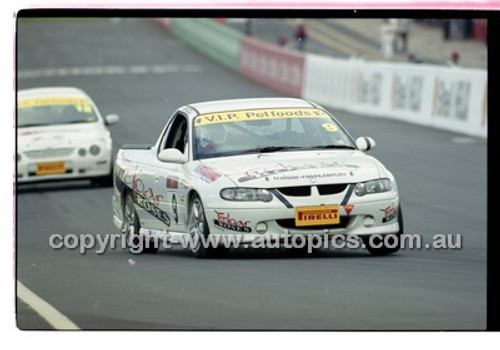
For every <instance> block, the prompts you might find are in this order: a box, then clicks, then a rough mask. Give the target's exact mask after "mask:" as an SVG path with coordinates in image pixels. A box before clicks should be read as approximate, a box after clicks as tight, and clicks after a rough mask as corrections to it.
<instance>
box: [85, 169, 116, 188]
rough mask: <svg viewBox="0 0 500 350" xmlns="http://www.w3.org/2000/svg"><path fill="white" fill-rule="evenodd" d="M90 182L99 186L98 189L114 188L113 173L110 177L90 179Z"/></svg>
mask: <svg viewBox="0 0 500 350" xmlns="http://www.w3.org/2000/svg"><path fill="white" fill-rule="evenodd" d="M90 181H91V182H92V183H93V184H94V185H97V186H98V187H111V186H113V172H110V173H109V174H108V175H105V176H99V177H95V178H92V179H90Z"/></svg>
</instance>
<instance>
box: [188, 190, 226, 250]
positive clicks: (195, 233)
mask: <svg viewBox="0 0 500 350" xmlns="http://www.w3.org/2000/svg"><path fill="white" fill-rule="evenodd" d="M188 232H189V235H190V236H191V242H190V243H191V244H190V248H191V251H192V252H193V255H194V256H196V257H197V258H200V259H204V258H212V257H217V256H221V255H224V254H225V253H227V252H228V251H229V248H226V247H222V246H219V247H213V246H212V245H211V244H208V243H209V235H210V230H209V228H208V224H207V220H206V217H205V211H204V209H203V203H202V202H201V199H200V197H199V196H198V195H197V194H196V193H195V194H193V196H192V197H191V203H190V206H189V214H188Z"/></svg>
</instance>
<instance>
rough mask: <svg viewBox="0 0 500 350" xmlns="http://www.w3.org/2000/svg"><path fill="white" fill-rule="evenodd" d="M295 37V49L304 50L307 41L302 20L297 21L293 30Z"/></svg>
mask: <svg viewBox="0 0 500 350" xmlns="http://www.w3.org/2000/svg"><path fill="white" fill-rule="evenodd" d="M295 39H296V40H297V50H299V51H304V50H305V47H306V41H307V32H306V26H305V24H304V22H302V21H301V22H299V24H298V25H297V30H296V31H295Z"/></svg>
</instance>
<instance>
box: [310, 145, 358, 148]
mask: <svg viewBox="0 0 500 350" xmlns="http://www.w3.org/2000/svg"><path fill="white" fill-rule="evenodd" d="M311 149H356V147H353V146H348V145H326V146H314V147H311Z"/></svg>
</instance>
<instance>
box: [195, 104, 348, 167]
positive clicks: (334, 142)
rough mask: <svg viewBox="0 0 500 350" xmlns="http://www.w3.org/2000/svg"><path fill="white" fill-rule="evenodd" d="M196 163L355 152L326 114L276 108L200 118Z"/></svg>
mask: <svg viewBox="0 0 500 350" xmlns="http://www.w3.org/2000/svg"><path fill="white" fill-rule="evenodd" d="M193 140H194V148H193V152H194V159H204V158H214V157H221V156H226V155H237V154H246V153H261V152H262V153H265V152H276V151H288V150H311V149H328V148H331V149H335V148H338V149H355V145H354V144H353V142H352V140H351V138H350V137H349V136H348V135H347V134H346V133H345V132H344V131H343V129H342V128H341V127H340V126H339V125H338V124H337V123H336V122H335V120H334V119H333V118H332V117H331V116H330V115H329V114H327V113H326V112H325V111H323V110H321V109H316V108H275V109H258V110H246V111H234V112H221V113H211V114H203V115H199V116H198V117H196V118H195V119H194V122H193Z"/></svg>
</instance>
